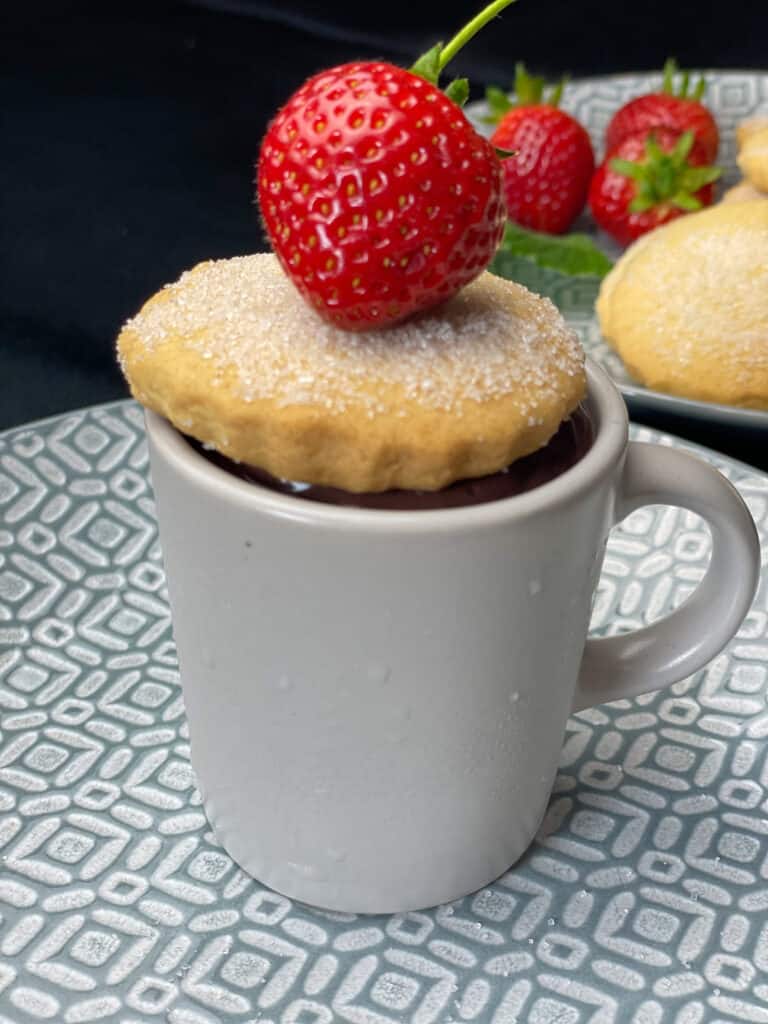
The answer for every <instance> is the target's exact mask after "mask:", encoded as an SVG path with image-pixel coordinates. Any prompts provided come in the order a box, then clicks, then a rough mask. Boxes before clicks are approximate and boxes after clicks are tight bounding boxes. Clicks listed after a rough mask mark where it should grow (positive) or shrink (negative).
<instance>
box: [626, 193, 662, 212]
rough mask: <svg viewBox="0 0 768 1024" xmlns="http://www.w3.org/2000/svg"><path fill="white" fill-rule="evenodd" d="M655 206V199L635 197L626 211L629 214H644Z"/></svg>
mask: <svg viewBox="0 0 768 1024" xmlns="http://www.w3.org/2000/svg"><path fill="white" fill-rule="evenodd" d="M655 205H656V200H655V199H649V198H648V196H635V198H634V199H633V200H632V202H631V203H630V204H629V206H628V207H627V209H628V210H629V212H630V213H645V211H646V210H650V209H652V208H653V207H654V206H655Z"/></svg>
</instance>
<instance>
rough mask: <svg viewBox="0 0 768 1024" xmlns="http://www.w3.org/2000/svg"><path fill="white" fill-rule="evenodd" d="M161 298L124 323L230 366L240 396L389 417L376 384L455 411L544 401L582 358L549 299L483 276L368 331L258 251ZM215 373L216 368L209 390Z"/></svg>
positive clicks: (146, 341)
mask: <svg viewBox="0 0 768 1024" xmlns="http://www.w3.org/2000/svg"><path fill="white" fill-rule="evenodd" d="M162 298H163V300H164V301H152V302H150V303H149V304H148V305H147V306H145V308H144V309H143V310H142V311H141V312H140V313H139V314H138V315H137V316H136V317H134V318H133V319H132V320H131V321H129V323H128V324H127V325H126V328H127V329H128V330H130V331H131V332H132V333H134V334H135V335H136V336H137V337H138V338H139V340H140V341H141V343H142V345H143V346H144V348H145V349H146V351H147V353H151V352H152V351H153V350H155V349H157V348H158V346H160V345H162V344H163V343H164V342H166V341H168V340H169V339H171V338H174V339H182V344H183V345H184V346H186V347H188V348H190V349H192V350H194V351H196V352H197V353H198V354H199V355H200V356H201V357H202V358H203V359H204V360H206V361H208V360H210V362H211V364H212V367H213V368H214V371H224V370H225V369H232V368H234V370H235V377H236V381H237V390H238V397H239V398H240V399H242V400H244V401H246V402H253V401H254V400H256V399H269V400H271V401H274V402H276V403H277V404H278V405H281V406H287V405H299V404H312V405H321V406H323V407H324V408H325V409H326V410H327V413H328V415H330V416H333V415H336V414H339V413H343V412H344V411H346V410H347V409H348V408H350V407H354V406H361V407H363V408H364V409H365V410H366V411H367V412H368V413H369V414H370V415H374V416H375V415H379V414H388V413H389V414H392V413H394V414H397V410H396V409H392V408H389V407H388V406H387V404H386V402H385V401H382V399H381V398H380V397H378V396H377V395H376V393H375V388H372V383H374V384H375V383H376V382H380V383H381V384H382V385H395V386H396V387H397V389H398V391H401V392H402V395H403V396H404V397H405V398H407V399H409V400H412V401H415V402H417V403H418V404H419V405H421V406H423V407H426V408H432V409H441V410H445V411H446V412H451V413H453V414H455V415H461V414H462V411H463V407H464V405H465V403H466V402H468V401H469V402H484V401H488V400H489V399H494V398H498V397H501V396H504V395H511V394H515V395H517V396H518V397H519V400H520V403H522V404H523V405H525V403H526V398H527V396H528V395H529V394H531V393H534V392H535V393H536V395H537V399H536V401H537V402H540V401H541V392H542V389H543V390H544V391H545V392H546V391H547V390H548V389H553V395H554V392H555V391H556V389H557V379H558V377H559V375H558V374H553V373H552V370H553V369H557V370H558V371H559V373H560V374H565V375H567V376H569V377H570V376H573V375H577V374H580V373H581V372H582V367H583V353H582V350H581V347H580V345H579V343H578V341H577V339H576V337H575V335H574V334H573V333H572V332H571V331H570V330H569V329H568V328H567V326H566V325H565V323H564V321H563V320H562V319H561V317H560V316H559V314H558V313H557V310H556V309H555V307H554V306H553V305H552V304H551V303H550V302H549V301H548V300H546V299H541V298H539V297H538V296H534V295H533V294H532V293H530V292H528V291H526V289H524V288H522V287H521V286H519V285H512V284H511V283H510V282H507V281H502V280H501V279H499V278H495V277H493V276H492V275H490V274H484V275H483V276H482V277H481V278H479V279H478V280H476V281H474V282H473V283H471V284H470V285H468V286H467V287H466V288H465V289H463V291H461V292H460V293H459V294H458V295H456V296H454V297H453V298H452V299H450V300H449V301H448V302H446V303H445V304H443V305H442V306H440V307H438V308H437V309H432V310H430V311H428V312H427V313H424V314H422V315H420V316H417V317H415V318H413V319H411V320H409V321H406V322H405V323H402V324H399V325H396V326H394V327H390V328H387V329H384V330H380V331H367V332H365V333H353V332H349V331H343V330H340V329H338V328H335V327H333V326H332V325H330V324H328V323H327V322H326V321H325V320H323V319H321V318H320V317H319V316H318V314H317V313H316V312H315V311H314V310H313V309H312V308H311V307H310V306H309V305H307V304H306V303H305V302H304V301H303V300H302V299H301V297H300V296H299V295H298V293H297V292H296V291H295V289H294V287H293V285H292V284H291V283H290V281H289V280H288V279H287V278H286V276H285V274H284V273H283V271H282V270H281V268H280V266H279V264H278V263H277V261H276V260H275V258H274V256H272V255H271V254H266V253H259V254H255V255H251V256H242V257H237V258H234V259H230V260H218V261H211V262H208V263H203V264H201V265H199V266H198V267H195V268H194V269H193V270H191V271H187V272H186V273H185V274H183V275H182V277H181V278H180V279H179V281H177V282H176V283H174V284H171V285H168V286H166V288H165V289H164V291H163V293H162ZM553 359H554V360H556V363H557V366H556V367H553ZM217 380H219V378H218V377H217V372H214V373H213V376H212V380H211V383H212V385H213V386H214V387H215V386H216V385H217ZM385 390H386V389H385ZM531 409H532V411H533V406H532V407H531Z"/></svg>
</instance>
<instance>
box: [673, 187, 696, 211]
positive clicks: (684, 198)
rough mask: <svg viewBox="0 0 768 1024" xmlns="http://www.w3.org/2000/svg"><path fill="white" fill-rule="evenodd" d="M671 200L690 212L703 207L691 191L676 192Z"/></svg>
mask: <svg viewBox="0 0 768 1024" xmlns="http://www.w3.org/2000/svg"><path fill="white" fill-rule="evenodd" d="M669 202H670V203H671V204H672V205H673V206H677V207H678V208H679V209H681V210H687V211H688V212H689V213H693V212H694V211H696V210H700V209H701V203H700V202H699V200H698V199H697V198H696V196H692V195H691V194H690V193H689V192H676V193H675V194H674V195H673V196H670V199H669Z"/></svg>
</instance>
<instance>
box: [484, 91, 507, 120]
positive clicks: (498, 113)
mask: <svg viewBox="0 0 768 1024" xmlns="http://www.w3.org/2000/svg"><path fill="white" fill-rule="evenodd" d="M485 101H486V103H487V104H488V116H487V117H486V118H484V119H483V120H485V121H486V122H487V123H488V124H498V122H499V121H500V120H501V119H502V117H504V115H505V114H506V113H508V112H509V111H510V110H511V109H512V107H513V106H514V103H513V102H512V100H511V99H510V98H509V96H507V94H506V93H505V92H504V90H503V89H500V88H499V87H498V86H497V85H489V86H488V88H487V89H486V90H485Z"/></svg>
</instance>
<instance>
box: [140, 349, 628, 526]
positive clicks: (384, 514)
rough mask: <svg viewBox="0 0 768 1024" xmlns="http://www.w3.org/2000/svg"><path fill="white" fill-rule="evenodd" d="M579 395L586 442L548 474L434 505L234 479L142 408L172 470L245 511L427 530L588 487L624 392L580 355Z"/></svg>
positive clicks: (536, 507) (490, 518)
mask: <svg viewBox="0 0 768 1024" xmlns="http://www.w3.org/2000/svg"><path fill="white" fill-rule="evenodd" d="M586 374H587V402H588V404H589V407H590V412H591V414H592V416H593V420H594V424H595V439H594V442H593V443H592V446H591V447H590V449H589V450H588V451H587V452H586V453H585V454H584V455H583V456H582V458H581V459H579V461H578V462H577V463H575V464H574V465H573V466H570V467H569V468H568V469H567V470H565V472H563V473H560V474H559V475H558V476H556V477H555V478H554V479H553V480H550V481H548V482H547V483H544V484H540V485H539V486H538V487H535V488H533V489H532V490H530V491H525V492H524V493H522V494H515V495H512V496H511V497H508V498H497V499H495V500H493V501H488V502H482V503H480V504H477V505H463V506H454V507H450V508H437V509H412V510H408V509H379V508H357V507H355V506H350V505H332V504H327V503H325V502H319V501H309V500H306V499H302V498H300V497H297V496H296V495H291V494H281V493H280V492H279V491H274V490H272V489H271V488H268V487H264V486H262V485H261V484H257V483H253V482H251V481H246V480H241V479H240V478H239V477H236V476H234V475H233V474H231V473H228V472H227V471H226V470H225V469H222V468H221V467H219V466H217V465H215V464H214V463H213V462H211V461H210V460H208V459H206V458H205V456H203V455H201V454H200V453H199V452H198V451H196V450H195V449H194V448H193V447H192V445H191V444H189V442H188V441H187V440H186V439H185V438H184V436H183V435H182V434H181V433H180V432H179V431H178V430H177V429H176V427H174V426H173V424H172V423H170V422H169V421H168V420H166V419H165V418H164V417H162V416H160V415H159V414H158V413H155V412H152V411H151V410H149V409H145V410H144V414H145V422H146V428H147V436H148V438H149V440H150V442H151V445H152V447H153V448H154V449H155V451H156V452H157V454H158V455H160V457H162V459H163V461H164V462H165V463H166V464H167V465H169V466H171V467H172V469H173V470H174V472H176V473H178V474H180V475H182V476H184V477H186V478H187V481H188V482H190V483H193V484H194V485H195V486H197V487H199V488H200V489H201V490H204V491H207V492H208V493H209V494H211V495H213V496H214V497H216V498H218V499H220V500H223V501H226V502H228V503H230V504H234V505H236V506H239V507H240V508H242V509H245V510H246V511H248V510H250V511H253V512H254V513H256V512H258V513H260V514H267V515H270V516H273V517H275V518H280V519H288V520H291V521H292V522H293V523H297V524H303V525H306V526H308V527H312V528H315V529H323V528H326V529H334V528H335V529H344V530H364V531H369V532H373V533H403V532H404V533H420V532H426V533H435V532H446V531H448V532H453V531H456V530H462V529H478V528H480V529H482V528H483V527H487V526H495V525H497V524H499V523H509V522H516V521H519V520H521V519H527V518H529V517H530V516H534V515H537V514H539V513H541V512H542V511H543V510H545V509H549V508H552V507H555V506H560V505H563V504H566V503H567V502H569V501H572V500H573V499H574V498H577V497H579V496H580V495H581V494H582V493H583V492H585V491H588V490H590V489H591V488H592V487H594V486H595V485H596V484H597V483H598V481H599V480H601V479H602V478H603V477H604V476H605V474H606V473H607V472H609V471H610V470H611V469H612V467H613V466H614V465H615V464H616V462H617V461H618V459H619V458H620V457H621V455H622V453H623V452H624V450H625V449H626V445H627V439H628V434H629V422H628V416H627V409H626V405H625V404H624V399H623V398H622V396H621V394H620V393H619V391H618V389H617V388H616V386H615V384H614V383H613V381H612V380H611V379H610V377H609V376H608V374H607V373H606V372H605V370H604V369H603V368H602V367H600V366H598V365H597V363H595V362H594V360H592V359H591V358H590V357H589V356H587V357H586Z"/></svg>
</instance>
